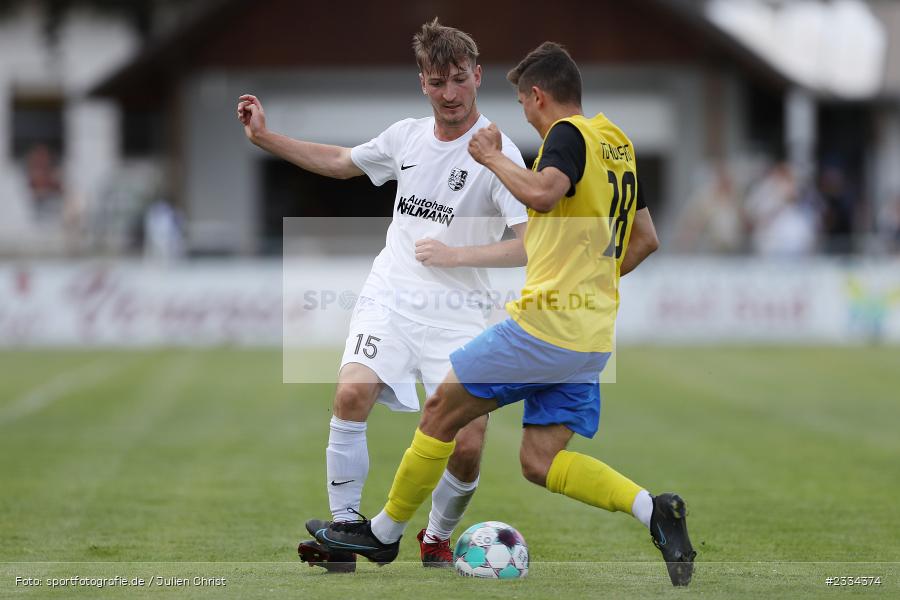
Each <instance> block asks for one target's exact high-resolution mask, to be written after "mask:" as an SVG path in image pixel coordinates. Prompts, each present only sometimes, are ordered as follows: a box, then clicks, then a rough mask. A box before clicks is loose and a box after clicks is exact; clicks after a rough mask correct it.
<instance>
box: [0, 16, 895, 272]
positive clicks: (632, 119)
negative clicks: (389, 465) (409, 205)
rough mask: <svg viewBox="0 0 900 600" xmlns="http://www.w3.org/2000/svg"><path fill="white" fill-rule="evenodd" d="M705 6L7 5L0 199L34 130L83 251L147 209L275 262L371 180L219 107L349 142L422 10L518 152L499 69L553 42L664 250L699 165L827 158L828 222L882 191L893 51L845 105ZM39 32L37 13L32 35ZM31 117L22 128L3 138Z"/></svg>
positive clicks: (371, 118) (209, 239)
mask: <svg viewBox="0 0 900 600" xmlns="http://www.w3.org/2000/svg"><path fill="white" fill-rule="evenodd" d="M723 4H729V3H723V2H708V3H704V2H694V1H689V0H635V1H633V2H628V3H623V2H613V1H611V0H594V1H591V2H584V1H577V0H560V2H558V3H556V4H554V5H553V7H552V8H548V7H547V5H546V3H542V2H538V1H537V0H520V1H516V2H514V1H512V0H499V1H496V2H491V3H482V2H475V1H473V0H457V1H454V2H451V1H449V0H434V1H431V2H426V3H420V2H381V3H370V2H363V1H361V0H346V1H343V2H340V3H303V2H295V1H291V0H256V1H255V2H252V3H247V2H238V1H236V0H209V1H205V2H193V3H178V2H168V1H166V0H157V1H155V2H154V1H153V0H141V1H139V2H134V3H117V2H113V1H112V0H109V1H103V0H95V1H93V2H91V1H89V0H83V1H79V0H71V1H69V2H59V1H56V0H43V1H42V0H21V1H20V2H12V4H11V5H12V7H13V8H9V9H6V10H5V11H3V12H0V32H2V33H0V45H3V46H4V49H5V50H7V51H6V52H3V56H5V57H13V56H16V55H17V54H21V55H22V56H27V57H28V61H30V62H29V65H24V64H20V63H22V61H21V60H19V59H18V57H16V58H4V59H0V60H2V61H4V62H3V63H2V64H3V65H4V66H3V68H2V70H0V99H2V98H4V97H5V98H6V99H7V100H6V101H3V102H0V111H7V112H10V113H11V114H12V116H13V118H12V120H9V119H0V123H5V124H9V123H13V124H14V125H13V131H5V130H2V129H0V139H5V140H11V143H9V142H8V143H7V144H5V145H4V150H3V151H4V152H5V153H6V154H5V155H2V156H0V158H5V160H2V161H0V162H2V164H3V165H4V166H3V167H0V168H4V169H6V170H7V171H8V172H7V173H4V174H3V175H6V176H4V177H2V180H3V181H4V182H6V183H4V184H0V185H5V186H6V187H5V188H4V189H3V190H2V197H3V198H7V199H8V200H7V202H8V203H10V204H13V203H15V204H17V205H19V206H26V207H33V205H34V202H35V201H34V199H33V196H34V195H35V192H34V189H31V190H30V191H29V189H28V185H27V184H17V186H18V187H13V186H11V185H10V184H9V182H10V181H15V180H16V178H17V177H18V179H19V180H21V179H22V175H21V174H22V173H27V172H28V166H27V165H26V164H25V163H26V162H27V153H28V148H30V147H31V146H34V140H31V141H29V138H28V135H32V137H34V135H33V134H28V135H25V134H22V133H20V132H19V130H20V129H23V130H25V129H27V130H28V131H32V130H41V131H45V133H44V134H41V135H42V136H43V137H41V136H38V137H40V140H39V141H41V144H43V145H44V146H48V148H46V149H44V150H40V151H39V152H38V158H40V156H44V159H43V162H41V160H37V161H34V162H36V164H37V165H38V167H39V168H38V174H39V175H40V176H41V177H39V178H37V180H38V181H42V182H44V183H43V184H42V185H43V186H44V188H46V189H44V191H42V192H41V193H43V194H44V195H45V196H47V197H52V196H53V194H54V193H55V192H54V190H55V188H54V184H53V181H54V171H53V161H52V160H51V161H50V164H49V166H48V161H47V160H46V156H47V154H46V150H48V149H49V151H50V155H51V156H54V157H55V158H56V161H57V162H58V167H59V173H60V175H59V177H58V181H59V184H58V185H57V186H56V187H58V188H59V190H58V192H59V196H60V198H61V200H59V202H60V204H61V205H62V206H68V207H69V208H68V209H60V210H61V211H62V213H65V214H70V215H71V214H74V215H75V216H74V217H72V216H69V217H66V218H68V219H69V222H71V223H75V224H77V227H78V228H80V230H81V231H86V232H87V233H88V239H89V240H92V241H91V242H90V243H91V244H93V245H94V247H95V248H96V247H99V248H100V249H101V250H102V249H103V248H104V247H105V248H109V249H112V250H124V249H125V248H128V247H129V240H130V239H132V240H133V238H134V237H135V236H134V235H132V234H131V233H130V228H131V227H133V226H134V224H136V223H140V222H141V221H140V219H139V217H140V212H141V210H142V207H144V206H148V205H151V204H153V203H154V202H158V201H159V200H160V199H163V200H165V201H167V202H170V203H172V204H174V205H175V206H176V207H178V208H179V209H180V211H181V212H183V214H184V215H185V216H186V223H187V225H186V235H187V248H188V251H189V253H191V254H193V255H209V254H215V255H230V254H260V253H262V254H265V253H278V252H280V235H281V227H282V221H281V219H282V217H284V216H332V215H344V216H384V215H388V214H390V203H391V200H392V198H393V188H392V185H391V184H386V185H385V186H383V187H382V188H380V189H375V188H373V187H372V186H371V185H370V184H369V182H368V181H367V180H365V179H364V178H359V179H357V180H351V181H346V182H345V181H331V180H327V179H324V178H320V177H317V176H314V175H310V174H308V173H304V172H302V171H301V170H299V169H296V168H294V167H292V166H290V165H288V164H285V163H283V162H282V161H278V160H275V159H272V158H271V157H269V156H267V155H265V154H264V153H262V152H259V151H258V150H256V149H255V148H254V147H252V145H251V144H249V143H248V142H247V141H246V140H245V139H244V136H243V132H242V130H241V127H240V126H239V124H238V123H237V121H236V119H235V116H234V107H235V104H236V99H237V97H238V95H240V94H241V93H244V92H251V93H254V94H256V95H257V96H259V97H260V98H261V100H262V102H263V104H264V106H265V109H266V113H267V117H268V124H269V126H270V127H271V128H272V129H274V130H277V131H280V132H282V133H285V134H287V135H292V136H296V137H301V138H303V139H310V140H314V141H319V142H324V143H334V144H342V145H355V144H357V143H360V142H363V141H366V140H368V139H370V138H371V137H373V136H374V135H376V134H378V133H379V132H380V131H381V130H383V129H384V128H385V127H387V126H388V125H389V124H390V123H392V122H393V121H395V120H398V119H400V118H403V117H407V116H426V115H428V114H429V113H430V109H429V107H428V105H427V103H426V102H425V101H424V100H423V99H422V97H421V94H420V93H419V91H418V81H417V77H416V67H415V63H414V60H413V57H412V52H411V50H410V40H411V37H412V34H413V33H414V32H415V31H416V29H417V28H418V27H419V26H420V25H421V24H422V23H423V22H425V21H427V20H429V19H431V18H433V17H434V16H439V17H440V18H441V20H442V22H444V23H446V24H448V25H453V26H456V27H459V28H461V29H463V30H465V31H467V32H469V33H471V34H472V35H473V37H474V38H475V39H476V40H477V41H478V43H479V46H480V49H481V53H482V55H481V61H482V64H483V65H484V68H485V78H484V83H483V86H482V88H481V90H480V93H479V106H480V108H481V110H482V112H484V113H485V114H486V115H487V116H488V117H489V118H491V119H492V120H494V121H495V122H497V123H498V125H499V126H500V127H501V129H503V130H504V131H505V132H506V133H507V134H509V135H510V136H511V137H512V139H513V140H514V141H515V142H516V143H517V144H518V145H519V147H520V148H521V149H522V151H523V154H524V155H525V156H526V160H527V159H529V158H531V157H533V156H534V155H535V154H536V151H537V148H538V146H539V143H540V140H539V139H537V136H536V134H535V133H534V131H533V130H532V129H531V128H530V126H529V125H528V124H527V123H526V122H525V120H524V118H523V117H522V115H521V111H520V108H519V106H518V104H517V103H516V102H515V99H514V96H513V94H512V90H511V89H510V87H509V85H508V83H507V82H506V81H505V73H506V71H507V70H508V69H509V68H510V67H512V66H513V65H514V64H515V63H516V62H517V61H518V60H519V59H520V58H521V57H522V56H523V55H524V54H525V53H526V52H527V51H528V50H530V49H531V48H533V47H534V46H536V45H537V44H539V43H540V42H541V41H543V40H545V39H553V40H556V41H560V42H562V43H563V44H565V45H566V46H567V47H568V48H569V50H570V51H571V52H572V54H573V56H574V58H575V59H576V60H577V61H578V63H579V65H580V66H581V67H582V70H583V74H584V79H585V81H584V83H585V98H584V108H585V111H586V112H587V113H592V112H595V111H603V112H605V113H606V114H607V115H608V116H610V117H611V118H612V119H613V120H614V121H616V122H617V123H619V124H620V125H621V126H622V127H623V129H625V131H627V132H628V133H629V135H630V136H631V137H632V139H633V141H634V143H635V146H636V149H637V154H638V157H639V175H640V178H641V182H642V185H643V186H644V190H645V192H646V195H647V197H648V199H649V201H650V203H651V207H652V210H653V212H654V215H655V217H656V219H657V223H658V225H659V226H660V229H661V230H662V233H663V235H664V237H665V238H671V237H673V236H674V231H675V229H676V228H677V226H678V224H679V223H680V222H681V219H680V217H681V215H682V213H683V212H684V211H685V207H688V206H692V205H691V204H690V199H691V198H692V197H694V196H696V195H697V194H698V190H699V189H716V186H715V185H707V182H706V179H707V178H708V177H707V173H718V172H721V171H722V169H721V166H723V165H724V166H725V168H726V169H732V170H736V171H738V172H736V173H733V174H732V175H731V176H732V177H734V178H735V179H736V180H737V183H735V184H732V186H733V187H734V186H736V187H737V188H743V187H746V186H748V185H750V184H752V183H753V181H754V179H755V178H757V177H758V176H760V175H761V173H762V165H764V164H766V163H767V162H769V161H772V160H774V159H775V158H778V157H781V158H784V159H786V160H787V161H789V162H790V163H791V164H792V165H793V166H794V167H795V168H796V169H797V171H798V172H799V174H800V175H801V176H802V177H807V178H809V179H810V180H812V179H815V175H816V172H815V171H816V170H817V167H816V166H817V165H819V164H823V163H824V162H825V161H826V160H827V161H831V162H832V163H833V164H835V165H836V166H837V167H839V169H840V172H841V174H842V176H843V179H841V178H840V177H838V178H835V177H830V179H829V180H828V182H829V185H830V187H829V190H831V192H833V195H834V196H835V198H836V199H835V201H834V203H835V206H837V207H838V209H840V208H841V207H842V206H843V204H842V203H845V202H851V203H853V206H854V207H855V206H857V205H860V204H862V200H861V199H862V198H876V199H880V198H881V197H885V198H887V197H889V196H890V194H891V190H893V189H895V188H896V189H900V185H898V182H896V181H894V179H895V178H896V177H897V176H898V169H896V168H894V167H893V166H892V165H896V164H900V163H898V160H900V110H898V104H897V102H896V100H895V99H894V98H895V97H896V94H897V91H898V90H900V61H898V60H897V54H898V53H900V48H895V47H891V46H890V45H889V46H888V48H887V50H886V51H885V56H886V59H885V61H886V65H885V67H884V72H885V73H888V74H889V75H888V76H886V77H882V81H879V82H878V85H877V86H876V88H875V89H874V91H873V90H869V91H867V92H866V93H864V94H862V95H852V94H851V96H850V97H849V98H848V97H845V96H843V95H842V94H844V93H845V91H842V90H840V89H833V88H830V87H829V86H828V85H823V84H822V80H819V79H815V78H813V79H812V80H810V79H808V78H805V77H804V76H803V72H801V71H798V70H797V69H795V68H791V67H790V66H788V67H785V65H783V64H780V63H779V62H778V58H777V57H774V56H771V55H768V54H767V53H766V52H763V51H761V50H760V48H758V47H754V45H753V43H752V42H751V41H749V40H752V39H755V38H752V37H748V36H746V35H744V34H742V32H741V31H740V30H739V29H737V28H735V27H733V26H732V25H733V23H732V22H731V21H729V20H728V18H729V17H728V13H727V11H724V13H723V11H722V10H721V8H722V5H723ZM730 4H734V5H737V4H745V5H751V4H760V3H752V2H732V3H730ZM765 4H766V6H771V5H772V4H773V3H765ZM774 4H778V3H774ZM806 4H810V5H814V4H821V3H817V2H807V3H806ZM125 5H128V6H131V7H132V10H123V9H122V6H125ZM53 7H55V8H53ZM134 7H138V8H139V10H134ZM51 8H52V10H51ZM872 13H873V14H875V15H877V17H878V23H882V24H884V27H886V28H888V29H889V30H891V31H897V30H898V28H900V18H898V16H897V13H898V9H897V6H896V5H895V3H878V2H875V3H873V8H872ZM723 14H724V16H723ZM48 19H49V20H50V21H51V22H54V21H53V19H55V26H54V27H53V28H51V30H52V31H53V32H54V33H53V34H52V35H48V34H47V22H48ZM739 21H740V19H739ZM891 27H893V28H894V29H890V28H891ZM888 37H890V36H888ZM895 45H896V44H895ZM826 83H827V82H826ZM34 107H37V108H34ZM29 111H30V112H29ZM33 114H38V115H39V116H40V119H38V120H40V122H41V125H40V126H34V127H24V126H23V127H20V124H22V123H25V122H26V121H27V120H28V119H32V118H37V117H28V118H26V116H27V115H33ZM0 116H2V115H0ZM7 126H8V125H7ZM0 127H2V125H0ZM42 128H43V129H42ZM47 132H49V133H47ZM35 139H37V138H35ZM39 145H40V144H39ZM42 153H43V154H42ZM829 164H831V163H829ZM41 165H43V167H42V166H41ZM16 174H18V175H17V176H13V175H16ZM719 187H720V188H721V189H726V188H725V187H721V186H719ZM726 187H727V186H726ZM42 189H43V188H42ZM847 189H850V190H851V191H852V193H848V192H847V191H846V190H847ZM896 195H897V193H894V196H896ZM873 202H875V203H876V204H877V202H880V200H877V201H873ZM885 202H886V201H885ZM52 204H53V203H52V202H50V203H48V204H45V206H50V207H52ZM698 206H699V205H698ZM710 206H713V207H714V208H713V209H712V210H720V209H716V208H715V206H717V205H716V204H715V203H713V204H711V205H710ZM29 209H30V208H29ZM67 210H68V213H67V212H66V211H67ZM836 210H837V209H836ZM867 210H868V212H869V213H870V214H871V215H874V214H876V213H877V212H878V211H877V210H876V206H875V205H873V206H871V207H869V208H868V209H867ZM26 212H27V211H26ZM23 214H24V212H23ZM878 214H880V213H878ZM836 215H837V217H836V219H837V221H836V222H838V223H840V222H841V218H842V216H841V213H840V211H839V210H838V211H837V212H836ZM76 217H77V218H76ZM874 218H875V217H874V216H870V217H869V221H871V220H873V219H874ZM24 220H26V219H25V218H24V217H23V221H24ZM63 220H64V221H65V219H63ZM34 221H35V219H34V218H32V222H34ZM723 222H725V223H726V225H725V227H732V228H733V227H735V222H737V223H739V226H743V225H740V224H741V223H743V221H740V219H738V220H737V221H734V220H732V221H729V220H728V219H725V220H723ZM870 225H871V223H869V222H865V223H861V224H858V225H854V227H862V228H868V227H869V226H870ZM348 227H353V225H352V224H351V223H348ZM359 227H360V231H365V226H364V225H359ZM873 227H874V226H873ZM10 229H11V228H10ZM16 231H24V229H16ZM15 235H19V234H15ZM11 236H13V234H7V233H4V232H3V231H0V240H6V242H7V243H6V244H5V245H6V246H7V248H6V249H4V250H0V251H6V252H9V246H10V244H9V240H10V239H13V238H12V237H11ZM32 238H33V236H32ZM41 243H43V242H41ZM20 247H21V246H19V245H17V244H13V245H12V248H13V249H16V248H20ZM131 247H137V246H136V245H135V244H131ZM737 249H738V250H740V249H743V248H737Z"/></svg>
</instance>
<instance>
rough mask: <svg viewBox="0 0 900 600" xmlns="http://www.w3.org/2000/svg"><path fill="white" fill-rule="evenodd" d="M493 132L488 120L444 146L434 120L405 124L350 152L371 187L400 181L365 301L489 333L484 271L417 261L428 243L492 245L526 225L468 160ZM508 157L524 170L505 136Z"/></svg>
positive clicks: (518, 209)
mask: <svg viewBox="0 0 900 600" xmlns="http://www.w3.org/2000/svg"><path fill="white" fill-rule="evenodd" d="M488 125H490V121H488V120H487V119H486V118H485V117H484V115H482V116H480V117H479V119H478V121H477V122H476V123H475V125H473V126H472V128H471V129H469V131H467V132H466V133H465V134H463V135H462V136H460V137H459V138H457V139H455V140H453V141H451V142H442V141H440V140H438V139H437V138H436V137H435V135H434V117H428V118H424V119H404V120H402V121H398V122H397V123H394V124H393V125H391V126H390V127H388V128H387V129H386V130H385V131H384V132H382V133H381V135H379V136H378V137H376V138H375V139H373V140H372V141H370V142H367V143H365V144H361V145H359V146H356V147H355V148H353V149H352V151H351V153H350V157H351V158H352V160H353V162H354V164H356V166H358V167H359V168H360V169H361V170H362V171H363V172H364V173H365V174H366V175H368V176H369V179H371V180H372V183H374V184H375V185H382V184H383V183H384V182H386V181H390V180H392V179H396V180H397V197H396V198H395V200H394V215H393V220H392V222H391V225H390V227H389V228H388V232H387V240H386V243H385V247H384V249H383V250H382V251H381V253H379V254H378V256H377V257H376V258H375V262H374V263H373V265H372V271H371V272H370V273H369V277H368V278H367V279H366V283H365V284H364V286H363V288H362V291H361V292H360V295H361V296H364V297H368V298H372V299H374V300H376V301H377V302H379V303H381V304H383V305H385V306H387V307H388V308H390V309H391V310H394V311H396V312H398V313H400V314H401V315H403V316H404V317H406V318H408V319H410V320H413V321H416V322H418V323H423V324H425V325H430V326H432V327H442V328H447V329H458V330H473V331H480V330H482V329H484V326H485V317H486V316H487V314H488V311H489V309H490V306H491V297H490V293H489V282H488V276H487V272H486V270H485V269H476V268H471V267H458V268H438V267H426V266H424V265H423V264H422V263H420V262H419V261H417V260H416V257H415V244H416V242H417V241H418V240H421V239H423V238H431V239H435V240H438V241H440V242H443V243H444V244H446V245H448V246H481V245H485V244H492V243H496V242H499V241H500V239H501V237H502V235H503V231H504V229H505V226H507V225H516V224H518V223H524V222H525V221H527V219H528V217H527V215H526V212H525V207H524V206H523V205H522V204H520V203H519V201H518V200H516V199H515V197H513V195H512V194H511V193H510V192H509V190H507V189H506V187H505V186H504V185H503V184H502V183H501V182H500V180H499V179H498V178H497V176H496V175H494V173H493V172H491V171H490V170H489V169H488V168H486V167H484V166H482V165H480V164H478V163H477V162H475V159H473V158H472V157H471V156H470V155H469V150H468V145H469V140H470V139H471V137H472V135H473V134H474V133H475V132H476V131H478V130H479V129H481V128H483V127H487V126H488ZM503 153H504V154H505V155H506V156H508V157H509V158H510V159H511V160H512V161H513V162H515V163H516V164H517V165H519V166H522V167H524V166H525V163H524V161H523V160H522V155H521V154H520V153H519V149H518V148H516V146H515V144H513V143H512V141H511V140H510V139H509V138H508V137H506V136H505V135H504V136H503Z"/></svg>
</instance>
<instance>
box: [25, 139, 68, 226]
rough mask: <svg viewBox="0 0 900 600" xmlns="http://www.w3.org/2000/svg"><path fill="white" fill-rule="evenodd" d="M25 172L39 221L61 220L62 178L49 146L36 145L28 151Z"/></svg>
mask: <svg viewBox="0 0 900 600" xmlns="http://www.w3.org/2000/svg"><path fill="white" fill-rule="evenodd" d="M25 172H26V177H27V179H28V187H29V189H30V190H31V197H32V200H33V202H34V214H35V216H36V218H37V220H38V221H48V220H53V219H59V218H60V217H61V214H62V204H63V194H62V178H61V177H60V173H59V167H58V166H57V164H56V159H55V158H54V157H53V153H52V152H51V151H50V147H49V146H47V145H46V144H36V145H34V146H33V147H32V148H31V149H30V150H29V151H28V153H27V155H26V156H25Z"/></svg>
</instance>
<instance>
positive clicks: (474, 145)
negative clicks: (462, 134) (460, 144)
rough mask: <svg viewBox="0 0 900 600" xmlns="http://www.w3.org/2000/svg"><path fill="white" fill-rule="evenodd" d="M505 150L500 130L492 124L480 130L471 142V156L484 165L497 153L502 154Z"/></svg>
mask: <svg viewBox="0 0 900 600" xmlns="http://www.w3.org/2000/svg"><path fill="white" fill-rule="evenodd" d="M502 149H503V140H502V138H501V137H500V130H499V129H497V126H496V125H494V124H493V123H491V124H490V125H488V126H487V127H484V128H482V129H479V130H478V131H476V132H475V134H474V135H473V136H472V139H471V140H469V154H471V155H472V158H474V159H475V161H476V162H478V163H481V164H482V165H484V164H486V161H487V160H488V159H489V158H490V157H491V156H492V155H494V154H495V153H498V152H501V151H502Z"/></svg>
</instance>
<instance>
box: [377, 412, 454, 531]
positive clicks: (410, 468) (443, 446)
mask: <svg viewBox="0 0 900 600" xmlns="http://www.w3.org/2000/svg"><path fill="white" fill-rule="evenodd" d="M455 447H456V440H453V441H452V442H442V441H441V440H439V439H436V438H433V437H431V436H428V435H425V434H424V433H422V432H421V431H420V430H419V429H418V428H416V434H415V435H414V436H413V441H412V445H411V446H410V447H409V448H407V449H406V452H404V453H403V460H402V461H400V466H399V467H397V474H396V475H394V483H393V485H391V491H390V493H389V494H388V501H387V504H386V505H385V506H384V511H385V512H386V513H387V514H388V516H389V517H390V518H391V519H393V520H394V521H396V522H398V523H406V522H407V521H409V520H410V519H412V516H413V514H414V513H415V512H416V509H417V508H419V506H421V505H422V503H423V502H425V498H427V497H428V495H429V494H431V492H432V491H433V490H434V488H435V487H436V486H437V484H438V482H439V481H440V479H441V475H442V474H443V473H444V469H445V468H447V461H448V460H450V455H451V454H453V449H454V448H455Z"/></svg>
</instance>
